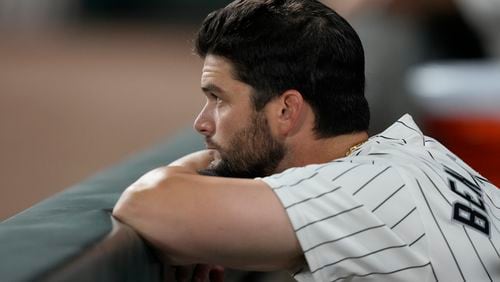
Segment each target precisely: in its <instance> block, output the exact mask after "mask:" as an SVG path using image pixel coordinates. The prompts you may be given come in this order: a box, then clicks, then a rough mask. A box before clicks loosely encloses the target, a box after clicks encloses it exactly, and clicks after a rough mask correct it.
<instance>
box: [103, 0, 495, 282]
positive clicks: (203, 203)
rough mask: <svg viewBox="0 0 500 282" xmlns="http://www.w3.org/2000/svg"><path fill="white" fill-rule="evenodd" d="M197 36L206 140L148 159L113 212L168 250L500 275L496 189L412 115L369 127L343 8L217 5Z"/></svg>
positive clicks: (329, 272)
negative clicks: (172, 157) (159, 159)
mask: <svg viewBox="0 0 500 282" xmlns="http://www.w3.org/2000/svg"><path fill="white" fill-rule="evenodd" d="M196 51H197V53H198V54H199V55H200V56H201V57H202V58H203V59H204V66H203V71H202V76H201V88H202V90H203V92H204V93H205V95H206V96H207V102H206V105H205V107H204V108H203V110H202V111H201V113H200V114H199V116H198V117H197V119H196V121H195V125H194V126H195V128H196V130H197V131H199V132H200V133H201V134H203V135H204V137H205V140H206V146H207V150H204V151H200V152H196V153H193V154H190V155H188V156H185V157H183V158H181V159H179V160H177V161H175V162H173V163H171V164H170V165H168V166H166V167H162V168H158V169H156V170H153V171H151V172H149V173H147V174H146V175H144V176H143V177H141V178H140V179H139V180H138V181H137V182H135V183H134V184H132V185H131V186H130V187H129V188H127V190H126V191H125V192H124V194H123V195H122V197H121V198H120V200H119V201H118V203H117V205H116V207H115V209H114V211H113V214H114V215H115V216H116V217H118V218H119V219H120V220H122V221H124V222H125V223H127V224H129V225H131V226H132V227H133V228H135V229H136V230H137V231H138V232H139V233H140V234H141V235H142V236H143V237H144V238H145V239H146V240H148V241H149V242H151V243H152V244H153V245H154V246H155V247H156V248H157V249H158V250H159V251H160V252H161V253H162V254H163V255H164V257H165V259H166V260H167V262H169V263H171V264H174V265H186V264H214V265H222V266H225V267H232V268H238V269H246V270H262V271H268V270H277V269H286V270H289V271H290V272H291V273H293V275H294V277H295V279H297V280H299V281H342V280H349V279H354V280H356V279H357V280H364V279H367V280H369V279H379V280H391V281H427V280H428V281H434V280H444V281H458V280H471V281H480V280H494V279H498V278H499V277H500V256H499V251H498V250H499V248H500V237H499V235H500V234H499V230H498V228H499V227H500V221H499V219H498V218H499V211H498V209H499V208H498V207H499V205H500V203H499V201H498V197H499V196H498V193H497V191H496V188H495V187H494V186H493V185H492V184H491V183H489V182H488V181H487V180H486V179H484V178H483V177H481V176H480V175H479V174H478V173H477V172H475V171H474V170H472V169H471V168H469V167H468V166H467V165H466V164H465V163H463V162H462V161H461V160H460V159H459V158H457V157H456V156H455V155H453V154H452V153H451V152H449V151H448V150H446V149H445V148H444V147H443V146H442V145H440V144H439V143H438V142H437V141H435V140H434V139H432V138H429V137H426V136H424V135H423V134H422V133H421V131H420V130H419V129H418V128H417V126H416V125H415V124H414V123H413V121H412V119H411V117H410V116H408V115H405V116H404V117H402V118H401V119H400V120H399V121H397V122H396V123H395V124H394V125H392V126H391V127H389V128H388V129H387V130H386V131H384V132H383V133H381V134H379V135H376V136H373V137H371V138H368V135H367V133H366V131H367V128H368V121H369V111H368V106H367V102H366V100H365V98H364V55H363V49H362V46H361V42H360V40H359V38H358V36H357V35H356V33H355V32H354V30H353V29H352V28H351V26H350V25H349V24H348V23H347V22H346V21H345V20H344V19H342V18H341V17H340V16H338V15H337V14H336V13H335V12H334V11H332V10H331V9H329V8H328V7H326V6H324V5H323V4H321V3H320V2H317V1H311V0H262V1H256V0H238V1H235V2H233V3H231V4H229V5H228V6H227V7H225V8H223V9H220V10H217V11H215V12H213V13H211V14H210V15H209V16H208V17H207V18H206V19H205V21H204V23H203V25H202V27H201V29H200V31H199V34H198V37H197V40H196ZM259 177H262V178H259Z"/></svg>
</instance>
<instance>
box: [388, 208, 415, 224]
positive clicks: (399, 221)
mask: <svg viewBox="0 0 500 282" xmlns="http://www.w3.org/2000/svg"><path fill="white" fill-rule="evenodd" d="M416 210H417V207H413V209H411V211H409V212H408V213H407V214H406V215H405V216H403V218H401V219H400V220H398V222H396V223H395V224H394V225H393V226H392V227H391V229H393V228H394V227H396V226H397V225H398V224H400V223H401V222H402V221H403V220H404V219H405V218H407V217H408V216H409V215H410V214H411V213H413V212H414V211H416Z"/></svg>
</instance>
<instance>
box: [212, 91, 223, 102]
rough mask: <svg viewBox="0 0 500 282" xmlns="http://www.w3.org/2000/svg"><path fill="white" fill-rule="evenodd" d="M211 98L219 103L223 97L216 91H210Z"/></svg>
mask: <svg viewBox="0 0 500 282" xmlns="http://www.w3.org/2000/svg"><path fill="white" fill-rule="evenodd" d="M209 96H210V99H212V100H215V102H217V103H219V102H220V101H221V98H220V97H219V96H217V95H215V94H214V93H209Z"/></svg>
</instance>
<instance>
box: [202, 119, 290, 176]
mask: <svg viewBox="0 0 500 282" xmlns="http://www.w3.org/2000/svg"><path fill="white" fill-rule="evenodd" d="M207 145H210V146H211V147H213V148H215V149H216V150H217V151H218V153H219V156H220V158H219V159H218V160H215V161H214V162H213V163H212V164H210V165H209V166H208V168H206V169H202V170H200V171H198V172H199V173H200V174H202V175H211V176H222V177H238V178H255V177H264V176H268V175H271V174H273V173H274V172H275V170H276V168H277V167H278V165H279V163H280V162H281V160H282V159H283V158H284V156H285V153H286V148H285V145H284V144H282V143H280V142H279V141H278V140H276V139H275V138H273V136H272V134H271V130H270V129H269V125H268V124H267V119H266V118H265V116H264V115H263V114H261V113H254V114H253V115H252V118H251V121H250V125H249V126H248V127H246V128H243V129H241V130H239V131H237V132H235V133H234V135H233V136H232V138H231V139H230V140H229V142H228V146H227V148H226V147H223V146H221V145H219V144H216V143H214V142H213V141H211V140H210V139H208V140H207Z"/></svg>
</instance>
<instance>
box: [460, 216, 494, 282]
mask: <svg viewBox="0 0 500 282" xmlns="http://www.w3.org/2000/svg"><path fill="white" fill-rule="evenodd" d="M462 228H463V229H464V232H465V235H467V239H469V242H470V244H471V246H472V248H473V249H474V253H476V256H477V258H478V259H479V262H481V265H482V266H483V269H484V271H485V272H486V275H488V277H489V278H490V281H493V280H492V279H491V276H490V273H489V272H488V269H486V266H485V265H484V263H483V260H482V259H481V256H480V255H479V253H478V252H477V250H476V246H474V243H472V240H471V239H470V236H469V232H467V230H466V229H465V226H463V225H462Z"/></svg>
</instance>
